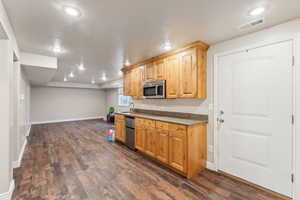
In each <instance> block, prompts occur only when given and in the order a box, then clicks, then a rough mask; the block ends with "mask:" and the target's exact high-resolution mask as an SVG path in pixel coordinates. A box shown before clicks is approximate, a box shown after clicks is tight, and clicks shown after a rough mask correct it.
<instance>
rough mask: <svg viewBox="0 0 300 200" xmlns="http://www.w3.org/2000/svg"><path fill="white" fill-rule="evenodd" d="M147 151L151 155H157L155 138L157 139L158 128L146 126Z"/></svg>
mask: <svg viewBox="0 0 300 200" xmlns="http://www.w3.org/2000/svg"><path fill="white" fill-rule="evenodd" d="M145 133H146V134H145V135H146V138H145V153H146V154H148V155H149V156H151V157H155V150H156V147H155V145H156V144H155V140H156V130H155V129H154V128H149V127H146V128H145Z"/></svg>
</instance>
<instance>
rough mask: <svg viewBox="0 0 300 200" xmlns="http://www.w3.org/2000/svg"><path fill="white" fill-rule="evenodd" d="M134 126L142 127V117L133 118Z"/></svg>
mask: <svg viewBox="0 0 300 200" xmlns="http://www.w3.org/2000/svg"><path fill="white" fill-rule="evenodd" d="M135 126H136V127H143V126H144V119H142V118H135Z"/></svg>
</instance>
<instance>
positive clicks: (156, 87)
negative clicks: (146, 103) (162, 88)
mask: <svg viewBox="0 0 300 200" xmlns="http://www.w3.org/2000/svg"><path fill="white" fill-rule="evenodd" d="M157 95H158V85H156V86H155V96H157Z"/></svg>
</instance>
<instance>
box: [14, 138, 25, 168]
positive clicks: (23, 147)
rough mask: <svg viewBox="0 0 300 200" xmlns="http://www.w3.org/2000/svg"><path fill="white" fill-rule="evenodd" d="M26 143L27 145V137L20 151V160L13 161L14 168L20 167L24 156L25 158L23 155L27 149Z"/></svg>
mask: <svg viewBox="0 0 300 200" xmlns="http://www.w3.org/2000/svg"><path fill="white" fill-rule="evenodd" d="M26 145H27V138H25V141H24V143H23V146H22V149H21V151H20V154H19V158H18V160H17V161H13V163H12V165H13V166H12V167H13V168H19V167H20V166H21V162H22V158H23V155H24V152H25V149H26Z"/></svg>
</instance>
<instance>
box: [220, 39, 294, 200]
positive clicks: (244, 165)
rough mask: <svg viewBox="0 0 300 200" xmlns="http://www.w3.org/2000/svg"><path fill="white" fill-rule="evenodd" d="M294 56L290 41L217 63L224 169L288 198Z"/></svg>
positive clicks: (290, 164) (256, 49)
mask: <svg viewBox="0 0 300 200" xmlns="http://www.w3.org/2000/svg"><path fill="white" fill-rule="evenodd" d="M292 56H293V42H292V41H286V42H282V43H277V44H272V45H269V46H263V47H260V48H254V49H250V50H248V51H244V52H240V53H236V54H232V55H227V56H223V57H219V59H218V107H219V111H220V113H219V119H221V120H219V125H218V128H219V144H220V146H219V170H222V171H224V172H226V173H228V174H231V175H234V176H237V177H240V178H242V179H245V180H247V181H249V182H251V183H254V184H257V185H260V186H262V187H265V188H267V189H270V190H273V191H275V192H278V193H280V194H283V195H286V196H289V197H291V196H292V181H291V174H292V157H293V155H292V152H293V151H292V148H293V147H292V113H293V68H292ZM222 113H223V114H222ZM223 120H224V121H223Z"/></svg>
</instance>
